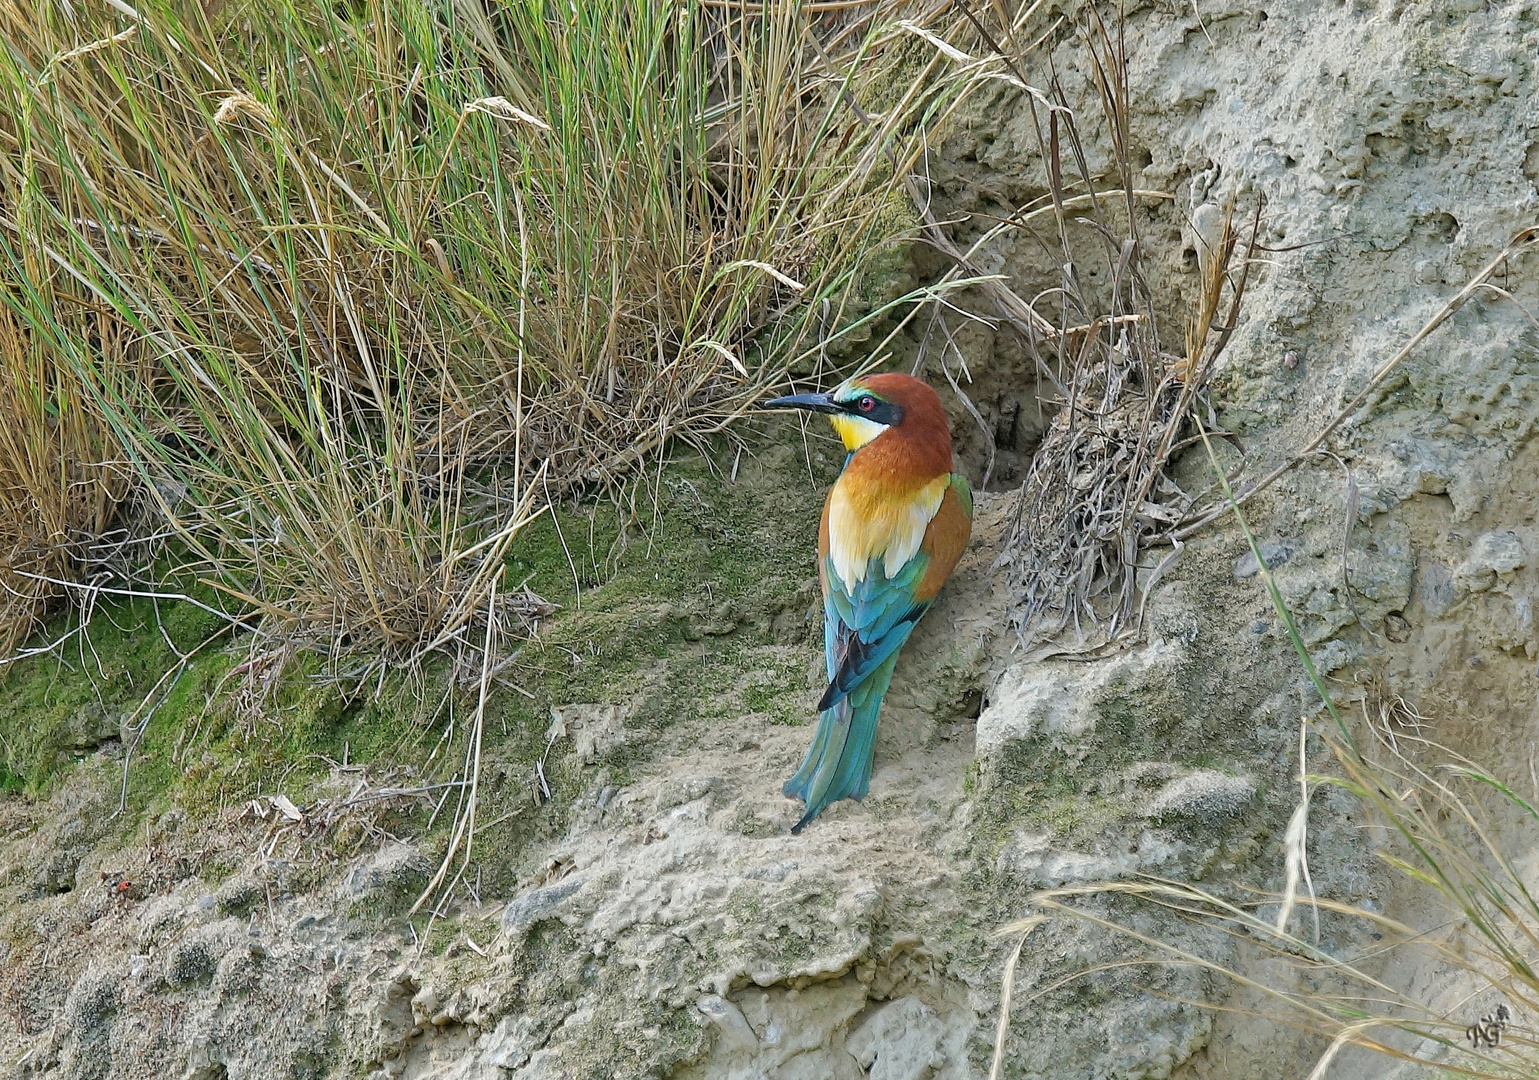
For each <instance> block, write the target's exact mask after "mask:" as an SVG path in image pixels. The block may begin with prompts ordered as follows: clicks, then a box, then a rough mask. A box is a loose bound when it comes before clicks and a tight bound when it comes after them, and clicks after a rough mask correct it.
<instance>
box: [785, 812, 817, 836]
mask: <svg viewBox="0 0 1539 1080" xmlns="http://www.w3.org/2000/svg"><path fill="white" fill-rule="evenodd" d="M820 809H821V808H820ZM819 812H820V810H808V811H807V812H806V813H805V814H803V815H802V819H801V820H800V821H798V822H797V823H796V824H795V825H792V826H791V835H792V836H800V835H801V834H802V830H803V829H805V828H806V827H807V826H808V825H811V824H812V822H813V819H814V818H816V817H817V816H818V814H819Z"/></svg>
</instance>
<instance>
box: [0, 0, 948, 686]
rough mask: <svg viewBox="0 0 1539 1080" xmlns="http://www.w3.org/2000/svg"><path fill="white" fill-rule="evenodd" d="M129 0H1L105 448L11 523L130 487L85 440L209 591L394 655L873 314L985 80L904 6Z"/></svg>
mask: <svg viewBox="0 0 1539 1080" xmlns="http://www.w3.org/2000/svg"><path fill="white" fill-rule="evenodd" d="M135 10H136V13H137V18H134V17H131V16H130V15H129V14H127V8H126V7H125V6H123V5H118V6H117V7H116V8H103V9H101V10H100V11H97V10H95V9H93V10H92V11H90V12H87V11H85V10H83V9H78V8H76V9H72V12H71V13H70V14H67V15H66V14H61V13H60V9H54V8H49V9H47V10H43V9H38V8H36V7H35V6H33V5H30V4H20V3H16V2H14V0H0V39H3V40H4V42H5V44H6V50H5V55H4V59H3V60H0V150H3V152H0V297H3V299H4V302H5V305H6V307H7V309H8V310H9V312H10V318H11V321H12V324H13V325H14V327H15V330H14V331H13V333H12V337H13V338H15V339H16V340H17V341H18V342H19V344H18V346H17V348H16V350H9V351H8V352H7V354H6V355H7V362H8V363H10V364H11V370H10V374H9V377H10V378H11V379H12V381H13V382H14V383H15V384H16V387H17V389H16V393H17V394H18V395H19V396H17V397H16V401H17V402H18V404H17V406H16V407H17V408H18V409H24V407H25V401H24V399H25V397H26V391H27V390H28V388H29V387H31V386H34V385H38V380H39V379H41V378H45V377H46V378H51V379H54V380H55V381H56V382H57V383H58V384H59V386H61V387H64V388H65V389H66V390H67V391H68V393H69V395H70V396H71V397H72V398H73V399H74V400H77V401H78V402H80V403H81V405H82V409H81V410H80V411H79V413H78V417H79V420H78V423H79V424H80V425H81V426H80V427H79V428H78V430H75V429H74V428H71V430H70V432H69V433H68V434H66V433H64V431H63V430H62V429H61V431H60V433H59V438H60V439H61V440H65V442H68V440H77V441H78V440H82V439H84V440H85V442H84V443H81V444H80V446H79V448H78V449H79V450H80V452H77V447H76V444H75V443H69V445H68V446H66V445H65V443H63V442H61V443H60V453H62V454H63V459H64V460H68V461H69V462H70V463H71V465H70V468H84V469H85V472H82V473H81V474H80V475H79V476H78V477H75V476H74V475H73V474H70V476H69V477H66V476H65V472H66V471H67V470H65V471H60V470H55V471H54V472H53V473H49V474H47V475H57V476H58V477H59V478H60V482H62V483H63V484H64V485H65V486H61V487H59V491H58V493H57V494H55V495H52V496H48V495H45V494H40V493H38V492H37V491H36V490H32V489H29V488H28V486H27V484H25V483H18V484H16V485H13V486H12V487H11V488H10V489H9V490H11V491H14V492H15V493H16V494H15V495H14V496H13V497H12V498H13V500H14V503H13V508H12V509H10V511H9V516H10V517H11V519H12V521H11V523H7V524H4V525H0V528H5V529H14V530H15V531H16V532H17V533H18V535H20V534H22V533H27V534H28V535H35V537H36V539H37V543H40V544H43V545H44V548H47V550H49V551H51V550H53V548H55V547H58V545H59V544H60V543H61V541H62V540H63V538H65V537H66V536H68V535H70V532H69V530H70V529H74V530H75V532H76V533H78V534H80V535H82V536H89V535H91V534H93V533H99V532H100V531H101V530H103V529H105V528H107V527H108V524H109V522H108V519H109V518H110V516H111V512H112V509H113V506H115V505H116V504H117V503H118V502H119V501H120V500H121V499H122V497H123V488H122V484H121V482H119V483H118V486H116V487H110V488H109V487H102V486H100V485H98V487H97V488H92V487H91V484H92V483H93V482H94V478H96V477H97V476H98V473H99V470H98V472H92V471H91V469H90V467H89V466H81V465H80V464H79V463H80V462H82V461H84V462H91V461H105V460H108V459H111V460H113V461H121V462H127V463H129V464H130V465H131V466H132V474H133V477H134V478H135V480H136V482H137V483H138V485H139V487H138V490H139V492H140V493H141V495H142V496H143V499H144V501H145V503H146V505H148V506H149V507H151V509H152V510H153V511H154V515H153V516H156V517H158V519H159V520H158V522H156V524H155V525H154V528H157V529H158V528H163V527H167V526H168V527H169V528H170V529H171V530H172V531H173V532H174V533H175V534H176V536H177V538H178V544H179V547H180V551H181V552H182V553H183V555H184V557H185V558H184V568H185V569H186V571H187V574H186V575H184V577H186V576H195V577H199V578H201V579H202V580H204V581H206V582H208V583H210V584H212V585H214V586H215V587H217V588H219V589H222V590H224V591H225V592H226V593H228V594H229V595H230V596H231V597H233V598H234V600H235V601H236V602H237V603H238V604H239V605H241V606H243V607H245V608H247V609H249V610H252V611H254V612H257V613H260V614H262V615H263V616H264V619H265V625H266V628H267V629H268V630H269V631H270V632H281V633H284V634H286V635H291V636H298V637H300V638H303V639H305V640H308V641H311V642H320V643H324V644H325V646H326V647H329V648H331V649H333V650H342V649H360V648H361V649H366V650H369V651H372V652H373V653H376V654H378V655H379V656H381V657H384V656H390V657H393V658H396V659H401V658H406V659H408V660H414V659H416V658H419V657H420V656H422V655H423V654H424V653H425V652H427V651H431V650H434V649H438V648H442V647H445V646H446V645H448V644H449V643H451V642H465V641H467V640H468V641H471V642H473V641H474V640H475V639H476V638H475V636H474V635H472V636H470V637H469V638H467V637H466V634H467V631H468V629H469V627H470V624H471V622H472V621H474V620H475V619H476V618H479V616H478V615H477V614H476V613H478V612H484V611H485V610H486V609H487V603H486V601H487V599H488V597H489V595H490V594H491V588H492V582H493V581H494V580H495V579H496V578H497V576H498V575H499V574H500V573H501V567H502V565H503V563H504V556H505V554H506V551H507V548H508V545H509V544H510V543H511V542H512V540H513V538H514V537H515V536H516V535H517V534H518V532H519V530H520V529H521V528H522V527H523V526H524V525H526V524H527V523H528V522H529V521H530V520H531V519H532V518H533V517H535V516H537V515H538V514H539V513H541V512H542V511H543V509H544V508H545V507H546V506H547V505H548V504H549V502H550V500H551V499H552V498H555V497H559V496H560V495H562V494H563V493H567V492H570V491H572V490H574V489H577V488H587V489H592V488H595V487H599V488H602V487H610V486H613V485H615V484H619V483H623V482H624V481H625V480H626V478H627V477H628V476H630V475H631V474H632V473H633V472H634V470H635V469H636V467H637V466H638V465H639V464H641V463H642V462H644V461H646V460H648V459H649V458H650V457H651V456H653V455H655V454H656V452H657V451H658V450H659V449H660V448H661V447H662V446H663V445H664V443H665V442H666V441H668V440H670V439H686V440H696V441H698V440H702V439H704V438H707V437H709V436H711V435H712V434H715V433H717V432H719V431H721V430H723V429H724V428H725V427H726V425H728V424H729V423H730V422H731V421H732V420H733V419H734V418H735V417H737V416H738V415H740V414H741V413H742V411H743V410H744V409H746V408H747V407H748V405H749V404H750V403H751V402H752V401H753V400H754V399H755V398H756V397H757V396H759V395H760V394H761V393H762V392H763V391H764V389H765V388H766V387H767V386H769V385H771V384H773V383H776V382H778V381H781V380H782V379H783V378H784V377H785V372H786V370H787V367H788V365H790V364H792V363H793V362H798V361H807V360H809V359H811V360H813V361H814V362H817V358H819V357H820V356H821V355H822V351H823V350H824V349H825V348H826V347H827V346H828V344H829V343H830V341H831V340H832V339H837V338H838V337H839V336H840V335H842V334H844V333H847V332H848V331H849V330H850V329H851V328H852V326H854V325H857V324H859V323H860V322H861V321H862V320H869V319H871V318H874V317H876V316H877V315H878V314H879V312H874V311H872V310H871V309H872V305H871V304H869V303H862V302H861V301H860V300H859V295H860V284H861V272H862V268H863V266H864V265H865V263H866V261H867V259H868V258H869V256H870V254H871V252H872V251H873V250H874V249H875V248H876V247H877V246H878V245H880V244H881V243H884V242H886V241H888V240H890V239H891V238H892V237H894V236H895V235H897V234H899V233H901V232H902V231H903V229H904V227H905V225H906V222H907V219H908V214H907V212H906V211H904V210H903V209H902V206H901V202H900V197H899V195H898V192H899V191H900V186H899V185H900V184H901V179H902V177H904V176H906V175H907V171H908V169H909V167H910V165H911V164H912V161H913V159H914V157H915V156H916V155H917V154H918V153H919V152H920V149H921V147H922V145H923V133H924V131H925V130H926V128H927V126H928V125H930V124H932V123H934V122H937V121H938V119H939V118H940V117H942V116H943V115H944V114H945V112H946V110H947V109H948V108H950V107H951V105H952V104H953V103H954V102H955V100H956V98H957V96H958V95H959V93H960V92H961V89H962V88H963V86H964V85H965V83H964V82H963V81H961V80H957V79H955V78H953V73H952V72H951V71H950V69H949V67H948V65H947V63H946V61H945V60H944V58H943V57H939V56H929V57H928V58H925V57H921V58H920V59H918V60H917V61H916V60H915V59H913V57H912V56H910V55H908V54H905V52H904V50H903V47H902V46H903V45H904V44H905V43H906V42H909V41H911V40H912V39H911V38H909V37H908V36H907V35H903V34H895V33H892V32H890V31H889V30H888V28H887V25H886V22H885V20H887V19H889V18H890V17H891V15H892V10H893V9H892V6H891V5H889V4H887V3H882V2H877V3H872V4H865V5H853V6H849V7H841V8H839V9H837V10H832V9H830V10H824V9H823V8H819V7H817V6H816V5H813V7H811V8H808V7H806V6H804V5H801V4H797V3H794V2H790V0H785V2H775V3H770V4H763V5H760V4H747V5H739V4H699V3H673V2H669V0H647V2H643V3H630V2H621V0H600V2H597V3H591V4H589V3H585V4H581V5H558V4H544V3H533V4H519V5H511V6H508V7H501V8H493V9H486V8H482V7H478V6H476V5H463V4H457V3H451V2H449V0H443V2H432V3H426V4H423V3H416V2H407V0H362V2H360V3H357V4H355V5H352V6H337V5H331V4H325V3H320V2H318V0H302V2H299V3H292V4H284V5H279V6H278V7H277V8H275V9H273V10H272V11H270V12H269V11H266V10H264V11H263V12H262V13H261V14H260V15H258V14H257V13H255V12H254V11H248V10H247V9H245V8H242V7H238V6H226V5H202V4H197V3H191V2H188V0H155V2H152V3H149V4H146V5H142V6H140V7H138V8H137V9H135ZM895 72H897V73H899V74H897V75H895V74H894V73H895ZM857 98H858V99H859V100H860V101H862V102H864V103H865V106H866V108H865V109H859V108H855V107H853V106H852V105H851V102H853V101H854V100H856V99H857ZM852 297H853V298H854V302H853V303H852ZM45 349H46V355H48V356H49V357H50V361H49V362H50V364H51V365H52V366H51V367H50V368H49V369H48V371H47V372H46V373H41V372H39V371H38V370H37V369H36V366H35V364H34V366H33V367H31V368H24V367H23V366H21V365H20V362H19V358H20V357H27V356H31V355H32V354H33V352H34V351H36V350H45ZM12 352H14V353H15V357H16V358H17V359H13V358H12ZM91 415H99V416H100V417H101V423H100V424H97V425H96V426H94V427H93V426H91V425H90V424H89V423H88V422H87V420H86V418H87V417H88V416H91ZM76 422H77V421H76V419H75V417H73V416H72V417H71V418H70V419H69V421H68V424H75V423H76ZM68 424H66V426H68ZM45 427H46V424H45ZM108 433H110V436H109V434H108ZM93 440H94V442H93ZM33 441H34V442H37V440H36V439H34V440H33ZM44 441H46V440H44ZM93 448H94V449H93ZM27 460H28V461H29V465H28V466H27V468H28V470H29V472H30V474H31V483H32V485H33V489H35V488H36V486H37V485H38V484H39V483H42V479H41V478H42V476H43V475H45V473H44V472H42V471H39V470H48V469H50V468H52V465H50V464H49V463H48V462H47V461H46V460H45V459H44V458H43V457H39V456H34V457H33V458H29V459H27ZM114 475H116V474H114ZM82 485H84V486H82ZM56 486H57V485H56ZM27 490H32V495H31V496H30V499H31V501H32V504H34V505H28V498H29V496H24V495H22V494H21V493H22V492H24V491H27ZM88 491H93V492H97V493H98V494H99V495H100V496H101V499H100V507H99V510H98V512H97V517H95V518H92V517H91V516H90V515H89V514H82V513H81V512H79V511H74V513H76V515H77V520H75V521H74V522H73V523H62V519H61V518H60V516H59V513H56V512H54V511H51V510H43V509H41V508H42V507H45V506H47V505H48V503H49V502H50V501H51V502H54V503H58V504H60V506H61V507H62V506H63V505H65V504H69V505H71V506H73V505H74V504H75V503H76V502H78V501H80V500H81V499H82V498H85V497H86V493H87V492H88ZM39 500H41V501H39ZM147 520H148V519H147ZM61 530H62V531H61ZM71 542H72V541H71ZM17 550H18V551H21V550H23V548H22V547H21V546H18V548H17ZM27 550H30V549H27ZM38 550H39V551H40V552H42V551H43V549H41V548H40V549H38ZM38 557H39V558H42V559H43V560H44V561H43V562H42V563H39V565H46V566H51V567H53V568H54V569H56V570H60V571H61V572H62V571H64V570H66V569H68V567H69V566H70V565H74V564H75V563H78V559H75V561H74V562H70V559H72V558H73V556H70V557H66V558H65V562H64V563H59V562H57V561H55V562H49V561H48V560H49V559H52V558H55V557H54V556H51V555H47V554H40V555H39V556H38ZM27 558H29V559H30V558H32V556H27ZM500 595H501V596H502V597H504V598H505V599H506V603H508V604H510V605H515V606H516V605H517V604H519V603H524V602H525V601H520V600H517V599H516V598H517V597H519V596H520V595H521V594H520V593H519V591H518V590H516V589H513V588H507V587H505V588H503V589H502V590H501V591H500ZM40 598H42V594H38V596H36V597H34V599H40ZM511 614H515V615H516V614H517V611H512V612H511ZM19 632H21V630H20V629H18V628H17V624H12V629H10V630H8V631H7V634H8V635H10V636H12V637H14V635H15V634H16V633H19Z"/></svg>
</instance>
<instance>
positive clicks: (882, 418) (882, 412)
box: [838, 394, 903, 427]
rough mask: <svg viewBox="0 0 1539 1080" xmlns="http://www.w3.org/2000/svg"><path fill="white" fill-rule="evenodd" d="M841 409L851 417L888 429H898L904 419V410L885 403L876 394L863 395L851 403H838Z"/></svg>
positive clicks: (890, 403)
mask: <svg viewBox="0 0 1539 1080" xmlns="http://www.w3.org/2000/svg"><path fill="white" fill-rule="evenodd" d="M838 405H839V406H840V408H842V409H843V410H844V411H845V412H847V413H849V414H850V415H851V416H858V417H860V418H861V419H862V420H871V421H874V422H875V423H878V424H882V425H885V426H886V427H896V426H897V425H898V423H899V422H900V421H901V420H902V419H903V409H902V408H901V407H899V406H897V405H894V404H893V403H892V402H890V401H883V400H882V399H881V398H879V397H877V396H876V395H874V394H861V395H860V396H859V397H857V398H854V399H853V400H850V401H841V402H838Z"/></svg>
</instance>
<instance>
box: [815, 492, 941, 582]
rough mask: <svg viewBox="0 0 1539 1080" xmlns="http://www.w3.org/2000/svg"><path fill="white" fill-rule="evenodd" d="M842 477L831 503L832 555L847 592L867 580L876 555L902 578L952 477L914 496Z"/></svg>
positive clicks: (888, 570) (890, 573) (891, 574)
mask: <svg viewBox="0 0 1539 1080" xmlns="http://www.w3.org/2000/svg"><path fill="white" fill-rule="evenodd" d="M847 479H848V476H844V477H840V479H839V482H838V483H836V484H835V485H834V490H833V495H832V496H831V497H830V499H829V503H828V556H829V559H830V560H832V562H833V564H834V573H835V574H837V575H838V576H839V580H840V581H842V582H843V583H844V587H845V590H846V591H847V592H853V591H854V589H855V586H856V585H857V584H858V583H859V582H861V581H862V580H864V579H865V576H866V569H867V567H868V566H869V565H870V562H871V560H872V559H874V558H878V557H880V558H881V559H882V572H883V573H884V574H886V575H887V577H889V578H892V577H896V576H897V574H898V572H899V571H900V570H902V569H903V567H904V564H906V563H907V562H908V561H909V560H910V559H912V558H913V557H914V555H915V554H916V553H917V552H918V551H919V545H920V544H921V543H923V542H924V531H925V529H926V528H927V527H928V526H929V524H930V519H931V518H933V517H935V512H936V511H937V510H939V509H940V504H941V499H943V498H944V497H945V495H946V487H947V485H948V484H950V482H951V477H950V476H939V477H937V478H936V479H934V480H932V481H930V482H929V483H928V484H926V485H924V486H923V487H921V488H920V489H919V490H918V491H916V492H914V493H913V494H912V495H908V496H900V497H891V496H887V497H883V493H881V492H872V491H870V490H869V489H867V490H864V491H863V490H860V489H859V488H858V487H857V486H856V485H855V484H853V483H847V482H846V480H847Z"/></svg>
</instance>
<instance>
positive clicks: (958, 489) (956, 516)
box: [914, 473, 973, 603]
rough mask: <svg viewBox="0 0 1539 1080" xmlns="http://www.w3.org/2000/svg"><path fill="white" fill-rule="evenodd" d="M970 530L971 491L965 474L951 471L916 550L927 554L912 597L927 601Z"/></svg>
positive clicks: (958, 555)
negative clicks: (927, 557) (927, 559)
mask: <svg viewBox="0 0 1539 1080" xmlns="http://www.w3.org/2000/svg"><path fill="white" fill-rule="evenodd" d="M972 531H973V490H972V488H971V487H970V486H969V485H968V483H967V477H965V476H963V475H962V474H961V473H952V474H951V486H950V487H948V488H947V489H946V494H945V496H943V497H942V498H941V502H940V506H939V507H938V508H937V509H936V511H935V516H934V517H933V518H931V519H930V524H929V525H927V526H926V527H925V531H924V539H923V540H922V541H920V544H919V551H920V553H921V554H923V555H927V556H929V559H930V562H929V565H928V566H926V567H925V573H924V576H923V577H922V578H920V579H919V583H918V585H917V586H916V587H915V589H914V598H915V599H916V600H920V601H923V602H925V603H929V602H930V601H931V600H934V599H935V594H936V593H938V592H940V587H941V586H942V585H944V584H945V582H946V579H947V578H948V577H950V576H951V571H952V570H953V569H954V568H955V567H956V564H957V560H958V559H960V558H961V557H962V552H963V550H964V549H965V548H966V547H967V538H968V537H969V536H970V535H972Z"/></svg>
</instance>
